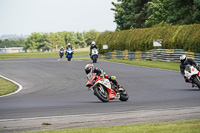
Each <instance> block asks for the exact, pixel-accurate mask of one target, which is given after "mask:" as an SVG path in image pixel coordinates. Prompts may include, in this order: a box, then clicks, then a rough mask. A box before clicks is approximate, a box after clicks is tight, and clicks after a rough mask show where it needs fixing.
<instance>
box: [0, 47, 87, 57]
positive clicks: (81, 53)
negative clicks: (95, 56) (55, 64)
mask: <svg viewBox="0 0 200 133" xmlns="http://www.w3.org/2000/svg"><path fill="white" fill-rule="evenodd" d="M89 53H90V52H89V49H88V50H87V49H86V50H85V49H83V50H81V49H75V50H74V55H73V56H88V55H89ZM43 57H59V52H47V53H44V52H37V53H8V54H7V53H4V54H0V59H15V58H43Z"/></svg>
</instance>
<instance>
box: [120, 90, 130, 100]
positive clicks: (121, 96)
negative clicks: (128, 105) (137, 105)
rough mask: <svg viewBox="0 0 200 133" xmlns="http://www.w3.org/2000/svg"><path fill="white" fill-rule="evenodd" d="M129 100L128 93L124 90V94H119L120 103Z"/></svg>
mask: <svg viewBox="0 0 200 133" xmlns="http://www.w3.org/2000/svg"><path fill="white" fill-rule="evenodd" d="M128 98H129V96H128V93H127V92H126V90H124V92H122V93H120V98H119V100H121V101H127V100H128Z"/></svg>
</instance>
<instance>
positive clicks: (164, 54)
mask: <svg viewBox="0 0 200 133" xmlns="http://www.w3.org/2000/svg"><path fill="white" fill-rule="evenodd" d="M183 54H185V55H186V56H187V57H188V58H192V59H194V60H195V61H196V62H198V63H199V64H200V53H193V52H184V50H182V49H171V50H170V49H152V50H150V51H148V52H144V51H143V52H141V51H136V52H134V51H128V50H125V51H119V50H118V51H113V52H108V53H105V54H103V55H99V58H100V59H124V60H152V61H166V62H180V56H181V55H183Z"/></svg>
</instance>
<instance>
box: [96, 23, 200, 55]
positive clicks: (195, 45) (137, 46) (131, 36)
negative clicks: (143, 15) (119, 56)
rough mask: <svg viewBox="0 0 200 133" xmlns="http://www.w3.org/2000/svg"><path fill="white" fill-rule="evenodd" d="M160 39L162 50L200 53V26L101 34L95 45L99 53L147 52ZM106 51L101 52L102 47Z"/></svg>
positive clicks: (155, 28)
mask: <svg viewBox="0 0 200 133" xmlns="http://www.w3.org/2000/svg"><path fill="white" fill-rule="evenodd" d="M157 39H162V40H163V44H162V47H160V48H162V49H184V50H185V51H191V52H196V53H197V52H200V24H193V25H182V26H164V27H154V28H142V29H131V30H124V31H116V32H107V33H104V34H101V35H100V36H99V37H98V38H97V40H96V43H97V45H98V47H99V51H100V53H105V52H107V51H113V50H125V49H127V50H129V51H148V50H150V49H153V48H154V47H153V40H157ZM104 44H107V45H108V50H103V45H104Z"/></svg>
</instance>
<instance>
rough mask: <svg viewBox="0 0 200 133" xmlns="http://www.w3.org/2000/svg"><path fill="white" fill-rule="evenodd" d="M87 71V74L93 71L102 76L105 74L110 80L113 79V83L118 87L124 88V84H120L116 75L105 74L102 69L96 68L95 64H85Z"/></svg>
mask: <svg viewBox="0 0 200 133" xmlns="http://www.w3.org/2000/svg"><path fill="white" fill-rule="evenodd" d="M85 72H86V74H89V73H90V72H92V73H96V74H97V75H98V76H101V77H103V76H104V77H105V78H107V79H108V80H109V81H112V83H114V84H115V85H116V86H117V87H118V89H119V88H122V86H121V85H120V84H118V82H117V80H116V77H115V76H110V75H107V74H104V72H103V70H102V69H100V68H95V67H94V65H93V64H87V65H86V66H85Z"/></svg>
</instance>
